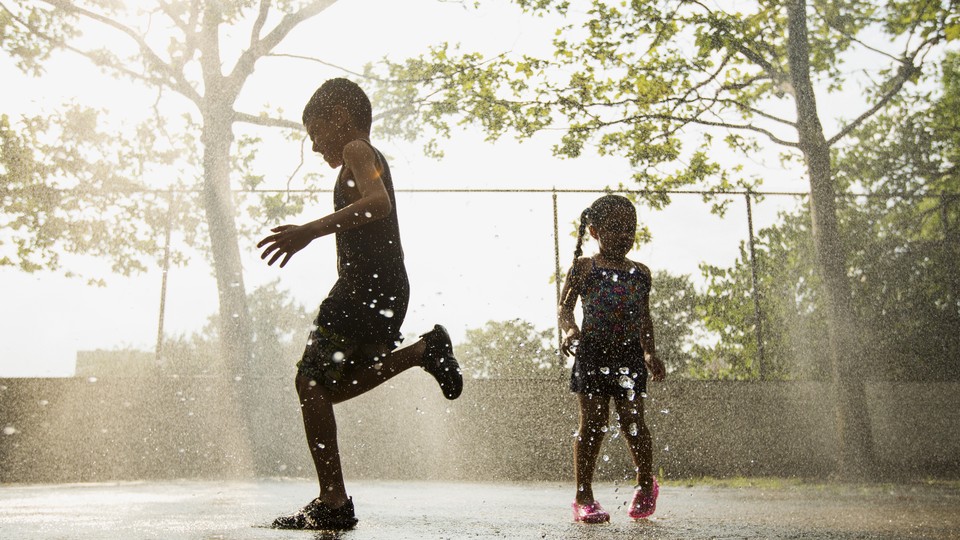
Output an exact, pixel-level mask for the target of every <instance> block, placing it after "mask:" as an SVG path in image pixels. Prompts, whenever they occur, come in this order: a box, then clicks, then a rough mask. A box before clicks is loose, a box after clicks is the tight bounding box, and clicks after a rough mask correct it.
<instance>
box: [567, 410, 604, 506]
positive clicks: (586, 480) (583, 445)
mask: <svg viewBox="0 0 960 540" xmlns="http://www.w3.org/2000/svg"><path fill="white" fill-rule="evenodd" d="M577 398H578V399H579V401H580V431H579V433H578V434H577V438H576V440H574V442H573V462H574V468H573V471H574V476H575V477H576V481H577V495H576V502H577V504H589V503H591V502H593V500H594V499H593V471H594V469H595V468H596V466H597V455H598V454H599V453H600V444H601V443H602V442H603V427H604V426H606V424H607V419H608V418H609V416H610V398H609V397H607V396H595V395H591V394H577Z"/></svg>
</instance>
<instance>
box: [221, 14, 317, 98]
mask: <svg viewBox="0 0 960 540" xmlns="http://www.w3.org/2000/svg"><path fill="white" fill-rule="evenodd" d="M334 2H336V0H314V1H313V2H310V3H309V4H307V5H306V6H304V7H302V8H300V10H298V11H297V12H295V13H290V14H287V15H284V17H283V19H281V20H280V22H279V23H278V24H277V26H275V27H274V28H273V30H271V31H270V33H268V34H267V35H266V36H264V37H263V38H261V39H258V40H257V41H256V42H255V43H253V44H251V46H250V48H248V49H247V50H246V51H244V52H243V54H241V55H240V59H239V60H237V64H236V65H235V66H234V67H233V71H231V72H230V75H228V76H227V83H228V84H229V85H230V87H232V88H238V87H239V85H240V84H242V82H243V81H244V80H246V78H247V77H249V76H250V74H251V73H253V66H254V64H256V62H257V60H258V59H260V57H262V56H263V55H265V54H267V53H269V52H270V51H272V50H273V48H274V47H276V46H277V45H278V44H279V43H280V42H281V41H283V38H285V37H287V34H289V33H290V32H291V31H292V30H293V29H294V28H296V27H297V25H299V24H300V23H302V22H303V21H305V20H307V19H309V18H310V17H313V16H315V15H317V14H319V13H320V12H321V11H323V10H325V9H327V8H328V7H330V6H331V5H333V3H334ZM261 9H262V6H261Z"/></svg>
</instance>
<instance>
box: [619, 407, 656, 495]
mask: <svg viewBox="0 0 960 540" xmlns="http://www.w3.org/2000/svg"><path fill="white" fill-rule="evenodd" d="M614 402H615V403H616V407H617V414H618V415H619V416H620V431H621V432H623V438H624V439H625V440H626V441H627V446H629V447H630V455H631V456H633V464H634V466H635V467H636V469H637V485H638V486H640V487H641V488H642V489H643V490H644V491H649V490H650V488H651V487H652V485H653V478H652V477H651V476H650V474H651V469H652V467H653V440H652V439H651V437H650V430H649V429H647V424H646V422H644V421H643V399H641V398H640V397H639V396H637V397H636V398H634V399H633V400H628V399H616V400H614Z"/></svg>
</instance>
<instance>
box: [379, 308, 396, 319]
mask: <svg viewBox="0 0 960 540" xmlns="http://www.w3.org/2000/svg"><path fill="white" fill-rule="evenodd" d="M380 314H381V315H383V316H384V317H386V318H388V319H389V318H391V317H393V310H392V309H381V310H380Z"/></svg>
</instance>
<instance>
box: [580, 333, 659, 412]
mask: <svg viewBox="0 0 960 540" xmlns="http://www.w3.org/2000/svg"><path fill="white" fill-rule="evenodd" d="M570 390H571V391H573V392H576V393H578V394H591V395H598V396H610V397H612V398H616V399H631V398H633V397H640V395H641V394H643V393H645V392H646V391H647V366H646V365H645V364H644V363H643V346H642V345H640V342H639V341H637V340H632V341H626V342H623V341H620V340H598V339H590V338H589V337H587V336H584V337H583V338H582V339H581V340H580V344H579V345H578V346H577V352H576V357H575V359H574V362H573V371H572V373H571V374H570Z"/></svg>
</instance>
